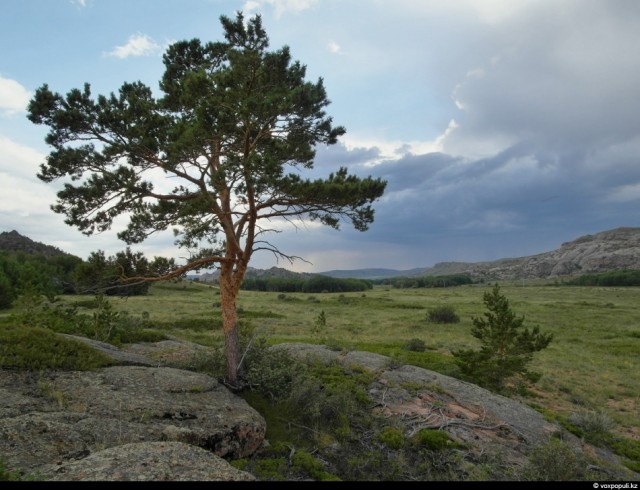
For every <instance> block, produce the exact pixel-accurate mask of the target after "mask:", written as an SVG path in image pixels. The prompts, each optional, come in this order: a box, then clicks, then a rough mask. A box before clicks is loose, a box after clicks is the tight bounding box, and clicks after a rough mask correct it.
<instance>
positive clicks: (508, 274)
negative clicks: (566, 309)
mask: <svg viewBox="0 0 640 490" xmlns="http://www.w3.org/2000/svg"><path fill="white" fill-rule="evenodd" d="M620 269H640V228H616V229H615V230H609V231H603V232H601V233H596V234H595V235H585V236H583V237H580V238H578V239H576V240H573V241H570V242H566V243H563V244H562V245H561V246H560V248H558V249H557V250H554V251H552V252H546V253H542V254H538V255H531V256H528V257H520V258H514V259H501V260H497V261H494V262H480V263H475V264H468V263H459V264H456V263H443V264H436V265H435V266H434V267H432V268H431V269H428V270H427V271H425V273H426V274H429V275H440V274H451V273H467V274H470V275H471V276H472V277H474V278H476V279H480V278H483V279H527V278H553V277H561V276H576V275H582V274H597V273H601V272H609V271H614V270H620ZM445 271H446V272H445Z"/></svg>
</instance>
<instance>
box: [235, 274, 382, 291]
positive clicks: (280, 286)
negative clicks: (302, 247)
mask: <svg viewBox="0 0 640 490" xmlns="http://www.w3.org/2000/svg"><path fill="white" fill-rule="evenodd" d="M372 287H373V284H372V282H371V281H366V280H364V279H338V278H335V277H329V276H322V275H318V276H313V277H311V278H309V279H301V278H292V277H247V278H245V279H244V281H243V283H242V289H244V290H247V291H271V292H279V293H323V292H327V293H350V292H356V291H366V290H368V289H371V288H372Z"/></svg>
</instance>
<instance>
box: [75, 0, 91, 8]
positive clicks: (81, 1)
mask: <svg viewBox="0 0 640 490" xmlns="http://www.w3.org/2000/svg"><path fill="white" fill-rule="evenodd" d="M87 1H88V0H71V3H72V4H74V5H77V6H78V7H80V8H84V7H86V6H87Z"/></svg>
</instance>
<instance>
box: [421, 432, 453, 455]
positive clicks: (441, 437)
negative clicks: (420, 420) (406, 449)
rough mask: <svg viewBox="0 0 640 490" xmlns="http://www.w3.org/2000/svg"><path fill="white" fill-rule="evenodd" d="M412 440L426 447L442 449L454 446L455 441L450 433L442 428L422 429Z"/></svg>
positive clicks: (433, 449)
mask: <svg viewBox="0 0 640 490" xmlns="http://www.w3.org/2000/svg"><path fill="white" fill-rule="evenodd" d="M412 442H413V443H414V444H415V445H416V446H418V447H422V448H425V449H430V450H432V451H440V450H442V449H445V448H449V447H452V445H453V441H452V440H451V439H449V434H447V433H446V432H445V431H442V430H435V429H421V430H419V431H418V432H417V433H416V434H415V435H414V436H413V438H412Z"/></svg>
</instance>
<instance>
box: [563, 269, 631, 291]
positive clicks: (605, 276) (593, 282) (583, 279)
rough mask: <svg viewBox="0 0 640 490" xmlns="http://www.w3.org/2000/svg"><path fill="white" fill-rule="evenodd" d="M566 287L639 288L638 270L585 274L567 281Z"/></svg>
mask: <svg viewBox="0 0 640 490" xmlns="http://www.w3.org/2000/svg"><path fill="white" fill-rule="evenodd" d="M563 284H565V285H567V286H609V287H613V286H640V270H629V269H622V270H618V271H610V272H603V273H601V274H585V275H583V276H580V277H576V278H575V279H571V280H569V281H563Z"/></svg>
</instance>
